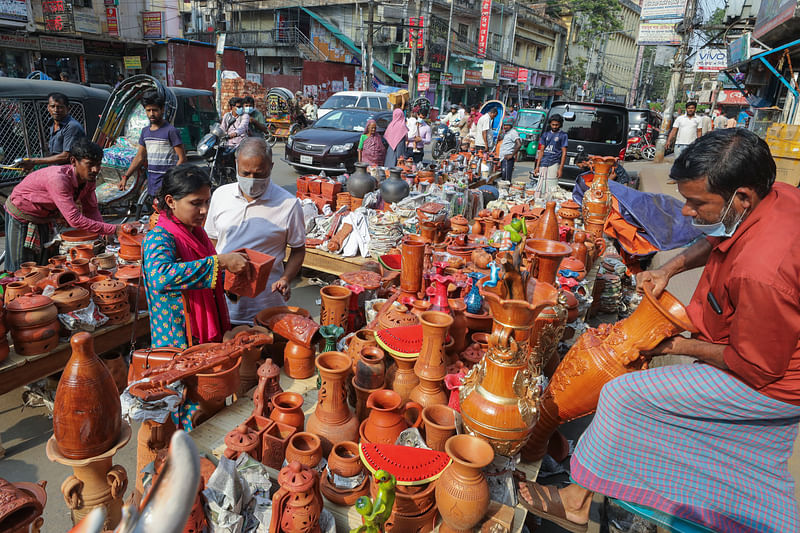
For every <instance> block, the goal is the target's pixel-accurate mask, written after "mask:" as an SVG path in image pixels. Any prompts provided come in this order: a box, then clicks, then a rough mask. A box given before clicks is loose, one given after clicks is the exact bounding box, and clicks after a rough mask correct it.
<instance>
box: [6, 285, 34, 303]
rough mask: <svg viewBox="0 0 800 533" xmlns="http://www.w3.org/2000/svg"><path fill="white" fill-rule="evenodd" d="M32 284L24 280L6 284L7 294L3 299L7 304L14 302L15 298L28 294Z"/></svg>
mask: <svg viewBox="0 0 800 533" xmlns="http://www.w3.org/2000/svg"><path fill="white" fill-rule="evenodd" d="M32 290H33V289H31V286H30V285H28V284H27V283H25V282H24V281H12V282H11V283H9V284H8V285H6V286H5V294H4V295H3V301H4V302H5V304H6V305H8V304H9V303H10V302H13V301H14V299H16V298H19V297H20V296H22V295H23V294H28V293H30V292H31V291H32Z"/></svg>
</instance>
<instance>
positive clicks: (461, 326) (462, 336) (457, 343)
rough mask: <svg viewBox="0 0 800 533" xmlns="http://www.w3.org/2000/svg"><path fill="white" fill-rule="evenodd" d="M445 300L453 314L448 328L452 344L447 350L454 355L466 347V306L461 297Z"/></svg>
mask: <svg viewBox="0 0 800 533" xmlns="http://www.w3.org/2000/svg"><path fill="white" fill-rule="evenodd" d="M447 302H448V305H449V306H450V313H451V314H452V315H453V324H452V325H451V326H450V330H449V335H450V338H451V339H453V346H452V347H451V348H450V349H449V350H448V354H449V355H453V356H454V355H458V354H460V353H461V352H463V351H464V348H466V347H467V319H466V317H465V316H464V313H465V312H466V310H467V306H466V304H465V303H464V300H463V299H461V298H451V299H450V300H448V301H447Z"/></svg>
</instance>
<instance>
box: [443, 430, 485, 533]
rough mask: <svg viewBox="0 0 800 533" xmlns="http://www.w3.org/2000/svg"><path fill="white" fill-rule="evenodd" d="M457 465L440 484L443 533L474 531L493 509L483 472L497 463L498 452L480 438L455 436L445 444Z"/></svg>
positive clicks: (446, 471)
mask: <svg viewBox="0 0 800 533" xmlns="http://www.w3.org/2000/svg"><path fill="white" fill-rule="evenodd" d="M445 451H446V452H447V454H448V455H449V456H450V457H451V458H452V459H453V462H452V463H450V465H449V466H448V467H447V468H445V469H444V472H442V475H441V477H440V478H439V480H438V481H437V482H436V505H437V507H438V508H439V514H441V515H442V520H443V521H444V524H443V526H442V527H440V528H439V531H443V532H461V531H464V532H466V531H473V528H474V527H475V525H476V524H477V523H478V522H480V521H481V519H482V518H483V515H484V514H486V511H487V509H488V508H489V482H488V481H487V480H486V476H484V475H483V472H482V471H481V469H482V468H484V467H485V466H487V465H488V464H489V463H491V462H492V460H493V459H494V450H492V447H491V446H489V444H488V443H487V442H486V441H484V440H483V439H481V438H479V437H473V436H472V435H455V436H453V437H450V438H449V439H448V440H447V443H446V444H445Z"/></svg>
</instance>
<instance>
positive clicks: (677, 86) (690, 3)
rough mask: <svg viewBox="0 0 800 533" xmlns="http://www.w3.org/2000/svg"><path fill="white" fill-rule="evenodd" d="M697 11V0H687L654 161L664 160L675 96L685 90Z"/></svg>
mask: <svg viewBox="0 0 800 533" xmlns="http://www.w3.org/2000/svg"><path fill="white" fill-rule="evenodd" d="M696 12H697V0H687V1H686V15H685V16H684V17H683V35H682V36H681V46H680V47H679V48H678V57H677V59H676V61H675V64H674V65H673V67H672V79H671V80H670V83H669V91H667V99H666V101H665V102H664V112H663V114H662V120H661V132H660V134H659V136H658V140H657V141H656V156H655V158H654V161H655V162H656V163H661V162H662V161H664V152H665V150H666V147H667V136H668V135H669V131H670V130H671V129H672V112H673V110H674V109H675V98H676V96H677V94H678V91H681V92H682V91H683V75H684V72H685V70H686V65H685V63H686V58H687V56H688V53H689V41H690V40H691V39H692V35H693V34H694V16H695V13H696Z"/></svg>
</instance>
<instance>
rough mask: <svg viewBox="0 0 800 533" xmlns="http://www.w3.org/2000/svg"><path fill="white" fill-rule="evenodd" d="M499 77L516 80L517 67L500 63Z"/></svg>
mask: <svg viewBox="0 0 800 533" xmlns="http://www.w3.org/2000/svg"><path fill="white" fill-rule="evenodd" d="M500 77H501V78H503V79H506V80H513V81H517V67H512V66H511V65H500Z"/></svg>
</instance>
